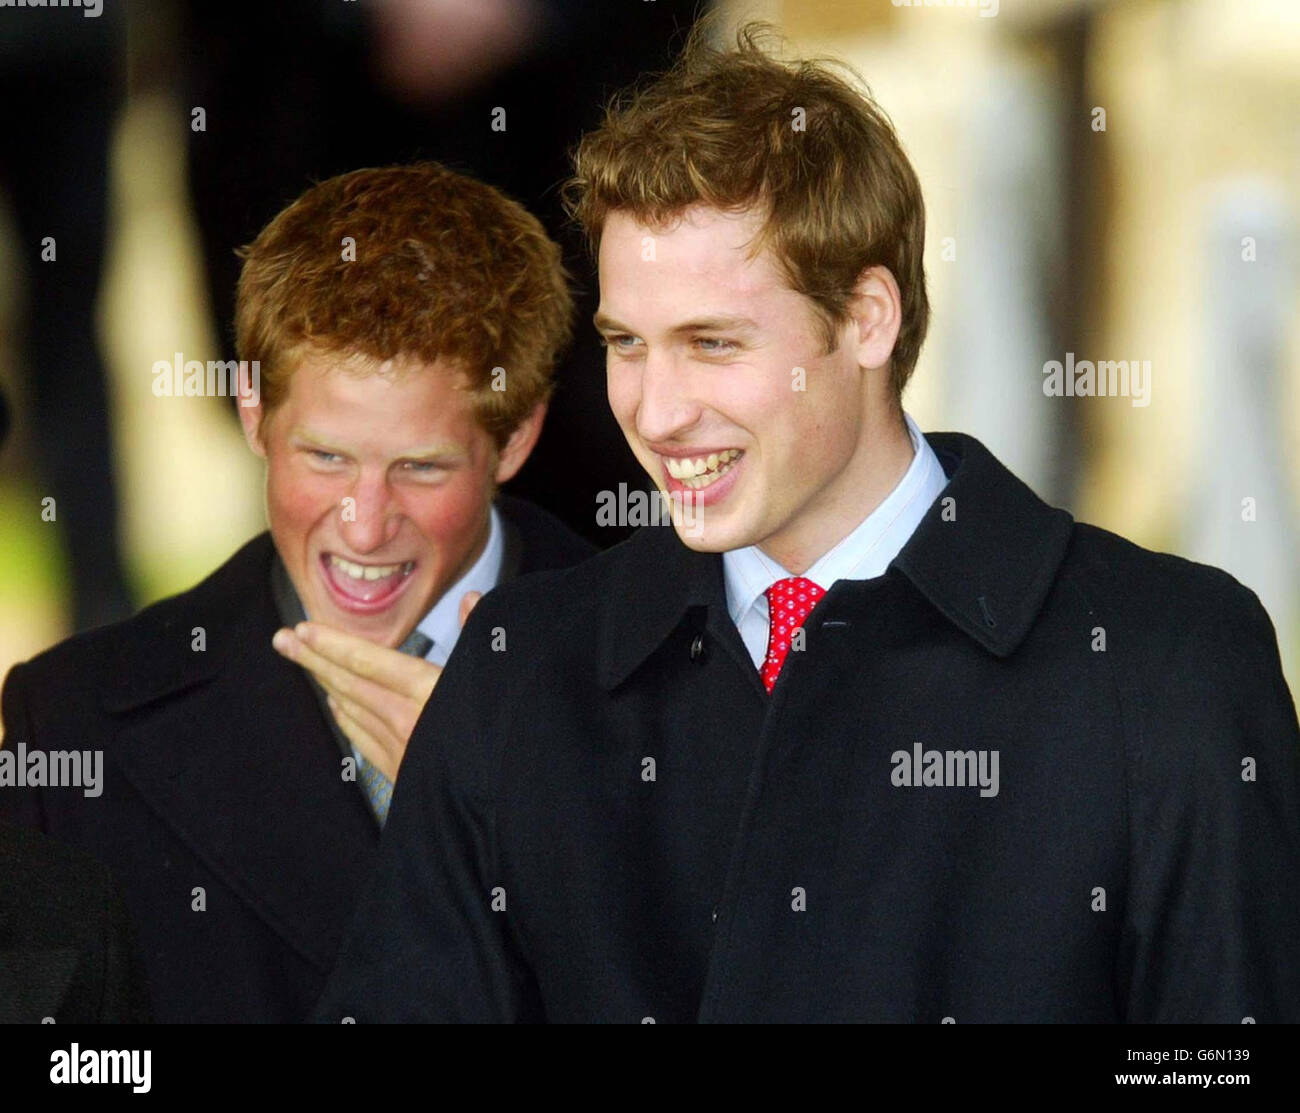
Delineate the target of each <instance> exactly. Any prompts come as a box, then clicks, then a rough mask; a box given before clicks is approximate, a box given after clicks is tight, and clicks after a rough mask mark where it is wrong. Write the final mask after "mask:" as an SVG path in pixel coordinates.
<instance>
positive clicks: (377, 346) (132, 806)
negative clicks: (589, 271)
mask: <svg viewBox="0 0 1300 1113" xmlns="http://www.w3.org/2000/svg"><path fill="white" fill-rule="evenodd" d="M570 312H571V302H570V297H569V292H568V289H567V286H566V280H565V275H564V272H563V268H562V266H561V262H560V252H559V248H558V247H557V246H556V245H555V244H554V243H553V242H552V241H551V240H550V239H548V238H547V236H546V234H545V232H544V231H543V229H542V226H541V224H540V223H539V222H538V221H537V220H536V219H535V218H534V217H532V216H531V215H530V214H529V213H527V212H526V211H525V210H524V209H523V208H522V207H520V206H519V205H518V204H516V203H515V202H513V201H510V200H509V199H508V198H506V197H504V196H503V195H502V194H500V193H499V192H498V191H497V190H495V189H493V188H491V187H490V186H487V185H485V184H483V183H481V182H476V181H474V180H472V179H469V178H466V177H464V176H463V175H460V174H456V173H453V172H452V171H450V170H447V169H445V168H444V167H441V166H439V165H436V164H433V163H425V164H420V165H415V166H395V167H387V168H382V169H370V170H358V171H355V172H353V173H349V174H344V175H341V176H340V177H337V178H332V179H330V180H328V181H325V182H322V183H320V184H319V185H316V186H314V187H313V188H311V189H310V190H308V191H307V192H306V193H305V194H303V196H302V197H300V198H299V199H298V200H297V201H295V202H294V203H293V204H292V205H290V206H289V207H288V208H287V209H285V210H284V211H283V212H281V213H280V214H279V215H278V216H277V217H276V218H275V219H274V220H273V221H272V222H271V223H270V224H269V225H268V226H267V227H266V228H265V229H264V230H263V231H262V232H261V234H260V235H259V236H258V237H257V239H256V240H255V241H254V242H253V243H252V244H251V245H250V246H249V247H248V248H247V249H246V250H245V252H244V262H243V270H242V273H241V277H240V283H239V292H238V309H237V320H236V332H237V340H238V347H239V355H240V358H241V359H242V360H246V361H248V363H249V365H250V366H251V365H252V364H253V361H256V363H257V366H258V367H259V369H260V374H259V375H258V376H256V377H251V382H252V383H253V384H256V385H257V386H258V388H259V389H258V392H256V393H254V392H252V391H250V392H248V393H247V394H246V395H245V396H244V397H243V398H241V406H240V416H241V418H242V419H243V422H244V428H245V432H246V434H247V437H248V441H249V444H250V445H251V446H252V448H253V450H254V451H255V452H257V453H258V454H259V455H261V456H262V457H264V458H265V460H266V506H267V519H268V522H269V524H270V531H269V533H264V534H262V535H261V536H259V537H257V538H255V539H254V540H252V541H250V542H249V543H248V544H247V545H245V546H244V547H243V548H242V549H240V550H239V552H237V553H236V554H235V555H234V556H233V557H231V558H230V560H229V561H227V563H226V564H225V565H223V566H222V567H221V568H219V569H218V570H217V571H216V572H214V573H213V574H212V575H211V576H210V577H208V579H206V580H204V581H203V582H202V583H201V584H199V585H198V586H197V587H195V588H194V589H193V590H191V591H188V592H185V593H184V594H182V595H178V596H176V597H174V598H171V599H166V600H163V601H162V602H160V603H157V604H155V605H154V606H152V607H150V608H148V609H147V610H145V611H143V612H142V613H141V614H139V615H137V616H136V617H135V618H132V619H131V620H129V621H127V622H124V623H121V624H119V625H117V626H112V627H107V628H104V629H100V630H96V631H93V632H92V633H89V634H84V635H81V636H79V637H76V638H73V639H71V640H69V641H67V642H65V643H63V644H62V645H60V646H57V647H55V648H54V649H52V650H50V651H48V652H46V653H43V654H41V655H40V656H39V657H37V658H35V659H34V660H32V661H30V662H28V663H26V664H23V665H18V666H16V667H15V668H14V669H13V670H12V671H11V672H10V674H9V676H8V678H7V681H6V683H5V688H4V705H3V708H4V722H5V730H6V738H5V747H6V749H11V750H16V749H17V748H18V747H23V748H24V749H25V750H28V751H35V750H43V751H56V750H62V749H74V750H83V749H85V748H87V747H90V748H93V749H98V750H102V751H103V754H104V773H103V780H102V785H101V786H100V795H98V796H96V797H94V798H87V797H84V796H83V794H82V793H80V792H76V791H72V790H70V789H66V788H57V787H29V788H23V789H19V788H14V787H0V818H3V819H6V820H9V821H12V822H17V823H20V824H22V825H25V826H31V827H39V828H42V829H43V830H45V831H47V832H48V833H50V834H52V835H54V836H55V837H57V838H59V839H60V840H63V841H65V842H67V843H71V844H77V845H79V846H81V847H82V848H83V849H86V850H89V851H90V852H91V853H93V854H94V855H95V856H96V857H98V858H99V859H100V861H102V862H103V863H104V864H106V865H107V866H109V867H110V869H111V870H112V872H113V873H114V875H115V876H116V877H117V879H118V880H119V881H120V882H121V884H122V887H123V890H124V892H125V896H126V903H127V907H128V909H129V911H130V913H131V915H132V917H133V919H134V921H135V924H136V927H137V933H138V936H139V939H140V943H141V949H142V952H143V957H144V961H145V966H146V969H147V973H148V976H149V982H150V989H151V992H152V998H153V1009H154V1015H155V1018H156V1019H158V1020H160V1021H164V1022H166V1021H208V1022H212V1021H280V1022H283V1021H299V1020H302V1019H304V1018H305V1017H306V1016H307V1014H308V1012H309V1010H310V1009H311V1007H312V1005H313V1004H314V1003H315V1001H316V999H317V997H318V996H319V994H320V991H321V988H322V986H323V985H324V980H325V976H326V974H327V973H328V971H329V969H330V966H331V964H332V962H333V959H334V955H335V952H336V950H337V948H338V945H339V942H340V941H341V939H342V935H343V930H344V927H345V924H346V922H347V918H348V916H349V914H350V913H351V911H352V908H353V905H354V903H355V899H356V895H357V892H358V889H359V886H360V884H361V882H362V880H363V879H364V877H365V876H366V874H367V872H368V871H369V869H370V867H371V863H372V859H373V856H374V853H375V847H376V845H377V843H378V841H379V833H380V827H381V825H382V823H383V821H384V818H385V816H386V813H387V808H388V801H389V794H390V792H391V788H392V782H393V780H394V778H395V777H396V775H397V769H398V765H399V763H400V762H401V759H402V754H403V751H404V749H405V746H406V741H407V738H408V737H409V733H410V728H411V726H412V725H413V723H414V721H415V717H416V715H417V714H418V712H419V709H420V707H421V706H422V704H423V702H424V700H425V699H426V698H427V696H428V693H429V691H431V690H432V688H433V685H434V683H435V681H436V680H437V677H438V674H439V672H440V666H441V665H442V664H443V663H444V662H445V661H446V659H447V656H448V655H449V654H450V652H451V650H452V647H453V646H454V645H455V642H456V639H457V637H458V636H459V632H460V624H461V622H462V621H463V617H464V613H465V611H466V609H467V607H468V606H469V605H471V604H472V602H473V600H474V599H475V598H477V597H478V596H479V595H480V594H482V593H485V592H488V591H491V590H492V589H493V588H494V587H495V585H496V584H498V583H501V582H504V581H506V580H509V579H512V578H514V577H515V576H517V575H518V574H520V573H522V572H529V571H536V570H539V569H546V568H555V567H560V566H563V565H565V564H570V563H574V562H577V561H579V560H581V559H583V558H584V557H585V556H587V555H588V554H589V553H590V552H591V551H592V550H591V548H590V546H588V545H587V544H586V542H584V541H582V540H581V539H579V538H578V537H577V536H576V535H575V534H573V533H572V532H570V531H569V530H568V529H567V528H566V527H565V526H563V525H562V524H561V523H559V522H558V521H556V520H555V519H554V518H552V517H551V516H550V515H548V514H546V513H545V512H544V511H542V510H540V509H538V508H537V507H533V506H530V505H528V504H527V503H523V502H520V501H519V500H516V499H511V498H509V497H507V496H504V495H498V491H497V488H498V486H499V485H500V484H501V483H504V482H505V481H506V480H508V479H509V478H510V477H511V476H512V475H514V474H515V473H516V472H517V471H518V470H519V468H520V467H521V466H522V465H523V463H524V461H525V460H526V459H527V457H528V454H529V452H530V451H531V450H532V447H533V445H534V444H535V442H536V440H537V435H538V432H539V431H540V429H541V425H542V421H543V418H544V416H545V412H546V404H547V398H548V396H549V394H550V391H551V387H552V368H553V364H554V360H555V356H556V353H557V351H558V350H559V349H560V347H561V346H562V345H563V344H564V343H565V341H566V339H567V337H568V333H569V328H570ZM249 382H250V378H246V379H245V386H247V385H248V384H249ZM244 403H250V404H244ZM304 619H309V620H310V621H307V622H304V621H303V620H304ZM273 638H274V647H273V644H272V640H273ZM399 649H400V650H401V651H402V652H400V653H399V652H398V650H399ZM299 665H302V666H305V668H306V669H308V670H310V675H309V673H308V672H306V671H304V670H303V669H302V668H300V667H299Z"/></svg>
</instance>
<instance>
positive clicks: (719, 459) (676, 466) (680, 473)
mask: <svg viewBox="0 0 1300 1113" xmlns="http://www.w3.org/2000/svg"><path fill="white" fill-rule="evenodd" d="M740 454H741V450H740V449H739V448H728V449H727V450H726V451H724V452H710V453H709V455H708V456H696V457H695V458H694V459H691V458H689V457H676V456H665V457H664V463H665V464H666V465H667V467H668V474H669V475H671V476H672V477H673V478H674V479H677V480H680V481H681V482H683V483H685V484H686V485H687V486H688V487H707V486H708V485H709V483H712V482H713V481H714V480H715V479H717V478H718V476H720V475H722V474H724V473H725V472H726V470H727V468H726V465H727V464H729V463H731V462H732V461H734V460H736V459H737V458H738V457H739V456H740ZM719 469H721V470H719ZM705 476H707V478H706V479H705V481H704V482H702V483H698V484H697V483H691V482H690V480H692V479H695V478H697V477H701V478H702V477H705Z"/></svg>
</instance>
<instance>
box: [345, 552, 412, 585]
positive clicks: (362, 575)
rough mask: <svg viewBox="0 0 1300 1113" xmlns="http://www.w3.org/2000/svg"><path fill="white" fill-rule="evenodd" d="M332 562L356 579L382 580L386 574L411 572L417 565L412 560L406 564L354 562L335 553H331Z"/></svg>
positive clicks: (393, 574) (346, 574)
mask: <svg viewBox="0 0 1300 1113" xmlns="http://www.w3.org/2000/svg"><path fill="white" fill-rule="evenodd" d="M330 564H332V565H333V566H334V567H335V568H337V569H338V570H339V571H340V572H342V573H343V574H344V575H345V576H349V577H351V578H352V579H354V580H382V579H383V578H384V577H385V576H395V575H397V574H398V573H399V572H401V573H407V572H410V571H411V570H412V569H413V568H414V567H415V562H414V561H410V560H408V561H406V563H404V564H370V565H366V564H354V563H353V562H352V561H350V560H344V559H343V558H342V557H340V556H335V555H334V554H333V553H331V554H330Z"/></svg>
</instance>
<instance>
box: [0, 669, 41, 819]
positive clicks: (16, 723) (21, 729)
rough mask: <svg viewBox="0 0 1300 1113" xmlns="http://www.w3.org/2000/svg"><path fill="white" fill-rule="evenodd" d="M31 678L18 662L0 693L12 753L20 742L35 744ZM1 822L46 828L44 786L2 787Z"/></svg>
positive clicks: (0, 715) (6, 743) (6, 738)
mask: <svg viewBox="0 0 1300 1113" xmlns="http://www.w3.org/2000/svg"><path fill="white" fill-rule="evenodd" d="M27 677H28V671H27V666H24V665H14V667H13V668H11V669H10V670H9V674H8V675H7V676H6V677H5V682H4V689H3V692H2V693H0V718H2V719H3V722H4V748H5V749H6V750H9V751H10V752H11V753H17V748H18V744H19V743H20V742H21V743H22V744H24V745H26V746H33V745H34V744H35V742H34V738H33V734H32V722H31V713H30V707H29V700H28V696H27V690H28V683H27ZM0 823H5V824H9V825H10V826H11V827H25V828H27V829H28V830H32V831H41V830H44V829H45V818H44V810H43V808H42V806H41V789H39V788H31V787H28V786H23V787H21V788H19V787H16V786H6V787H0Z"/></svg>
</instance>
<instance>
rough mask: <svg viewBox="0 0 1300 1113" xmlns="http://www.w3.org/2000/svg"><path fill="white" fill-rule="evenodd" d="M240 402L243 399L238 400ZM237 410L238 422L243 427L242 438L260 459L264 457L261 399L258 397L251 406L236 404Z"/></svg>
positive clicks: (264, 445)
mask: <svg viewBox="0 0 1300 1113" xmlns="http://www.w3.org/2000/svg"><path fill="white" fill-rule="evenodd" d="M239 401H240V402H241V403H242V402H243V401H244V399H242V398H241V399H240V400H239ZM235 409H237V410H238V411H239V423H240V424H241V425H243V427H244V440H246V441H247V442H248V447H249V448H251V449H252V450H253V451H254V452H256V453H257V455H259V456H261V457H262V459H266V444H265V443H264V442H263V440H262V431H261V427H262V413H263V410H262V399H261V398H258V400H257V402H256V403H255V404H254V405H251V406H245V405H242V404H241V405H238V406H236V407H235Z"/></svg>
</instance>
